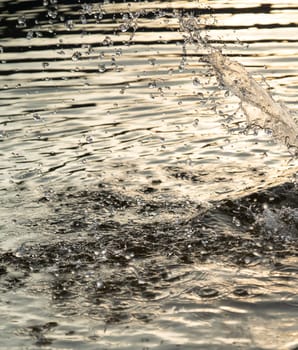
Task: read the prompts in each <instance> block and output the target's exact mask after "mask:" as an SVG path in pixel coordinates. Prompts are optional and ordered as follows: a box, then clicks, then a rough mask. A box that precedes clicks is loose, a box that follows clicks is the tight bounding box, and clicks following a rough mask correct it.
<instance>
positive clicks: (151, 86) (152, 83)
mask: <svg viewBox="0 0 298 350" xmlns="http://www.w3.org/2000/svg"><path fill="white" fill-rule="evenodd" d="M148 87H149V89H154V88H156V81H155V80H153V81H151V82H150V83H149V84H148Z"/></svg>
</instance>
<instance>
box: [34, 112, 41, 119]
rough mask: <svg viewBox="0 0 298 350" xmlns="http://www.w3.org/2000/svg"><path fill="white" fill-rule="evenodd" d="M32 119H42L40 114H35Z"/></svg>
mask: <svg viewBox="0 0 298 350" xmlns="http://www.w3.org/2000/svg"><path fill="white" fill-rule="evenodd" d="M32 117H33V119H34V120H40V119H41V117H40V115H39V114H38V113H33V115H32Z"/></svg>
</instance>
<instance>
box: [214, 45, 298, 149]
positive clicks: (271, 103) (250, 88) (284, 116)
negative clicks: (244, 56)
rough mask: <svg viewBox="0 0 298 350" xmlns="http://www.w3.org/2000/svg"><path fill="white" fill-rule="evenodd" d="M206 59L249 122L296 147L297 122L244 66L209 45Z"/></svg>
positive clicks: (297, 139) (297, 140) (297, 145)
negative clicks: (209, 48)
mask: <svg viewBox="0 0 298 350" xmlns="http://www.w3.org/2000/svg"><path fill="white" fill-rule="evenodd" d="M208 61H209V63H210V64H211V65H212V67H213V68H214V70H215V72H216V74H217V78H218V80H219V81H220V83H221V84H222V85H224V86H225V87H226V88H227V89H229V90H230V91H231V92H232V93H233V94H235V95H236V96H237V97H238V98H240V100H241V104H240V106H241V108H242V110H243V112H244V113H245V115H246V117H247V122H248V124H249V125H255V126H259V127H262V128H264V129H270V130H271V131H272V133H273V136H274V137H275V138H276V139H278V140H280V141H283V142H284V143H285V144H286V145H287V146H288V147H295V148H297V147H298V137H297V136H298V126H297V124H296V122H295V121H294V119H293V117H292V115H291V112H290V111H289V110H288V109H287V107H286V106H285V105H284V104H283V103H282V102H277V101H275V100H274V99H273V98H272V96H271V94H270V93H269V92H268V91H266V90H265V89H264V88H263V87H262V86H261V85H260V84H259V83H258V82H257V81H256V80H255V79H254V78H253V77H252V76H251V75H250V74H249V73H248V72H247V71H246V69H245V68H244V66H243V65H242V64H240V63H238V62H236V61H234V60H231V59H229V58H228V57H226V56H224V55H222V53H221V52H220V51H219V50H217V49H212V51H211V53H210V54H209V55H208Z"/></svg>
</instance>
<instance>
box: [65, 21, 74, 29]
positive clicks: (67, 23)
mask: <svg viewBox="0 0 298 350" xmlns="http://www.w3.org/2000/svg"><path fill="white" fill-rule="evenodd" d="M65 27H66V28H67V30H71V29H73V27H74V24H73V20H71V19H69V20H67V21H66V22H65Z"/></svg>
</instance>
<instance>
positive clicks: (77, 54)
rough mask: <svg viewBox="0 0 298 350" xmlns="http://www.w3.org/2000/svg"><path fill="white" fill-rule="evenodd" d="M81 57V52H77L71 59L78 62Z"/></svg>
mask: <svg viewBox="0 0 298 350" xmlns="http://www.w3.org/2000/svg"><path fill="white" fill-rule="evenodd" d="M81 57H82V54H81V53H80V52H79V51H76V52H75V53H74V54H73V55H72V57H71V59H72V60H73V61H78V60H79V59H80V58H81Z"/></svg>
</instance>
